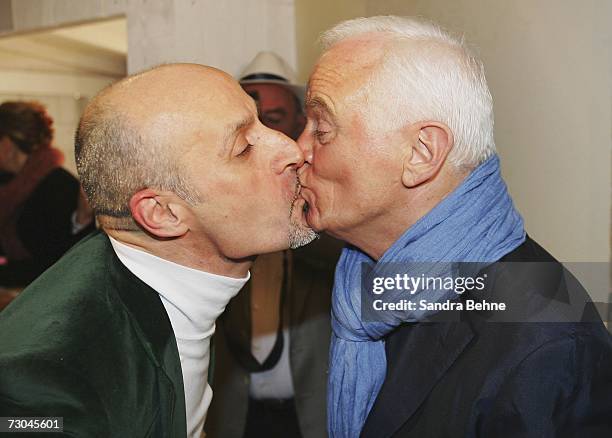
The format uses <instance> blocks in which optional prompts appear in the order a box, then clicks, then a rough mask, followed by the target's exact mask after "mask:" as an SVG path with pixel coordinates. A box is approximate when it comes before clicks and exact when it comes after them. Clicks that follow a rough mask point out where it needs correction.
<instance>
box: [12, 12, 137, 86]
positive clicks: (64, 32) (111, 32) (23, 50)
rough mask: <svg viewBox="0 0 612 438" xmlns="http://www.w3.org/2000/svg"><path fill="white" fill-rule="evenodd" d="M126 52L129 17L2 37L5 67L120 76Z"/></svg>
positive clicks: (122, 71) (122, 74)
mask: <svg viewBox="0 0 612 438" xmlns="http://www.w3.org/2000/svg"><path fill="white" fill-rule="evenodd" d="M126 55H127V30H126V20H125V18H116V19H112V20H105V21H99V22H95V23H87V24H80V25H76V26H69V27H63V28H57V29H53V30H47V31H43V32H35V33H27V34H20V35H16V36H10V35H9V36H4V37H2V38H0V69H2V70H13V71H15V70H17V71H27V72H39V73H45V72H49V73H78V74H84V75H96V76H105V77H109V78H119V77H123V76H125V74H126Z"/></svg>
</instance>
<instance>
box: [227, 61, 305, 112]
mask: <svg viewBox="0 0 612 438" xmlns="http://www.w3.org/2000/svg"><path fill="white" fill-rule="evenodd" d="M239 78H240V79H238V81H239V82H240V83H241V84H277V85H281V86H283V87H285V88H287V89H288V90H290V91H291V92H292V93H293V94H295V95H296V96H297V97H298V98H299V99H300V101H301V102H303V101H304V92H305V87H304V86H303V85H298V84H296V83H295V72H294V71H293V69H292V68H291V66H289V64H287V63H286V62H285V60H284V59H283V58H281V57H280V56H278V55H277V54H276V53H274V52H259V53H258V54H257V55H256V56H255V58H253V60H252V61H251V62H250V63H249V64H248V65H247V66H246V67H245V69H244V70H243V71H242V73H240V76H239Z"/></svg>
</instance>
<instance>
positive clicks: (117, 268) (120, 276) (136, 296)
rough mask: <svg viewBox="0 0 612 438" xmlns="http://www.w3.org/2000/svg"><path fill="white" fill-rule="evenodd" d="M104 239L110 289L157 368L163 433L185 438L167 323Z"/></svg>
mask: <svg viewBox="0 0 612 438" xmlns="http://www.w3.org/2000/svg"><path fill="white" fill-rule="evenodd" d="M98 237H99V238H102V239H104V241H105V247H104V250H105V252H106V265H107V269H108V272H109V273H110V277H111V279H112V281H113V283H114V284H113V286H114V288H115V290H116V291H117V293H118V295H119V298H120V299H121V301H122V302H123V303H124V305H125V307H126V308H127V310H128V312H129V314H130V316H131V318H132V319H133V324H132V326H133V327H134V330H135V332H136V333H137V335H138V337H139V338H140V341H141V343H142V345H143V348H144V350H145V352H146V354H147V355H148V356H149V358H150V360H151V361H152V362H153V364H154V365H155V366H156V367H158V368H160V369H161V371H162V376H163V378H162V379H160V381H159V384H160V406H162V407H163V406H170V407H171V409H170V412H163V411H162V412H161V414H162V415H161V417H162V418H161V421H162V423H167V424H165V425H164V430H173V431H174V433H173V435H172V436H185V435H186V427H187V422H186V418H185V390H184V386H183V374H182V370H181V362H180V357H179V353H178V347H177V344H176V339H175V337H174V332H173V331H172V325H171V324H170V319H169V318H168V315H167V313H166V310H165V308H164V305H163V304H162V302H161V299H160V298H159V295H158V294H157V292H155V291H154V290H153V289H151V288H150V287H149V286H148V285H146V284H145V283H144V282H143V281H141V280H140V279H139V278H138V277H136V276H135V275H134V274H132V273H131V272H130V271H129V270H128V269H127V268H126V267H125V266H124V265H123V264H122V263H121V262H120V261H119V259H118V258H117V255H116V254H115V252H114V251H113V249H112V246H111V244H110V241H109V239H108V237H107V236H106V235H104V234H102V235H101V236H98Z"/></svg>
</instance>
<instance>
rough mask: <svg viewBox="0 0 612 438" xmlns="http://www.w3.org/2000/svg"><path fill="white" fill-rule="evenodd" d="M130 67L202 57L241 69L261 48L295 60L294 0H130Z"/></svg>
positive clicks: (220, 65)
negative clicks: (188, 0)
mask: <svg viewBox="0 0 612 438" xmlns="http://www.w3.org/2000/svg"><path fill="white" fill-rule="evenodd" d="M127 17H128V44H129V48H128V71H129V72H130V73H133V72H136V71H139V70H142V69H145V68H149V67H152V66H155V65H158V64H161V63H167V62H197V63H202V64H207V65H212V66H214V67H217V68H220V69H222V70H225V71H227V72H228V73H230V74H232V75H238V74H239V73H240V71H241V70H242V69H243V68H244V67H245V66H246V64H247V63H248V62H249V61H250V60H251V59H252V58H253V57H254V56H255V55H256V54H257V53H258V52H259V51H261V50H272V51H275V52H276V53H278V54H279V55H281V56H282V57H283V58H285V59H286V60H287V62H288V63H289V64H290V65H292V66H293V67H294V68H295V66H296V59H297V58H296V49H295V30H294V29H295V20H294V0H256V1H251V0H224V1H217V0H199V1H190V2H187V1H180V0H174V1H168V0H130V1H128V9H127Z"/></svg>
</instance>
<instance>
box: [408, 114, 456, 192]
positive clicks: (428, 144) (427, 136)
mask: <svg viewBox="0 0 612 438" xmlns="http://www.w3.org/2000/svg"><path fill="white" fill-rule="evenodd" d="M410 132H411V133H412V135H411V136H410V137H411V139H410V144H409V150H408V151H407V154H406V157H405V158H404V162H403V169H402V183H403V184H404V186H406V187H408V188H411V187H416V186H418V185H420V184H423V183H424V182H426V181H429V180H431V179H432V178H434V177H435V176H436V175H437V173H438V172H439V171H440V169H441V168H442V166H443V165H444V163H445V161H446V157H447V156H448V154H449V152H450V151H451V149H452V147H453V144H454V138H453V133H452V132H451V130H450V128H449V127H448V126H446V125H445V124H444V123H441V122H431V121H426V122H418V123H415V124H413V125H412V126H411V128H410Z"/></svg>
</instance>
